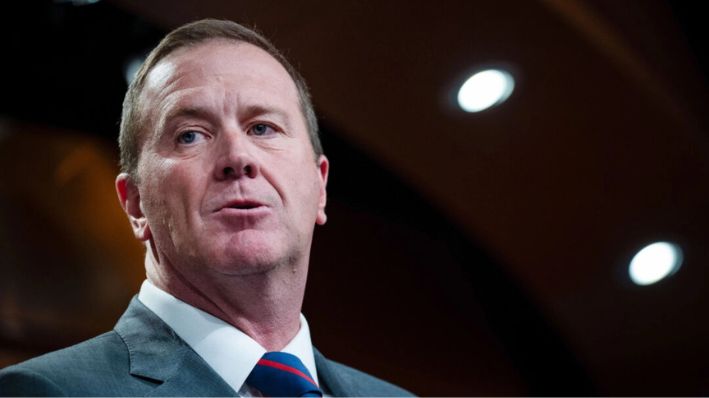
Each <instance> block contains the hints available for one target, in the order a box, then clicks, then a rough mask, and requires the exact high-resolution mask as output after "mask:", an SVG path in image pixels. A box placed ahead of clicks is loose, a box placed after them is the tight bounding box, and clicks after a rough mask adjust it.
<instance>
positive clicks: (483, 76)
mask: <svg viewBox="0 0 709 398" xmlns="http://www.w3.org/2000/svg"><path fill="white" fill-rule="evenodd" d="M514 87H515V81H514V79H513V78H512V75H510V74H509V73H507V72H505V71H503V70H499V69H488V70H484V71H481V72H478V73H476V74H474V75H472V76H470V78H468V80H466V81H465V83H463V85H462V86H461V87H460V90H459V91H458V105H460V107H461V108H462V109H463V110H464V111H466V112H480V111H482V110H485V109H487V108H489V107H491V106H494V105H499V104H501V103H502V102H504V101H505V100H506V99H507V98H508V97H509V96H510V94H512V90H513V89H514Z"/></svg>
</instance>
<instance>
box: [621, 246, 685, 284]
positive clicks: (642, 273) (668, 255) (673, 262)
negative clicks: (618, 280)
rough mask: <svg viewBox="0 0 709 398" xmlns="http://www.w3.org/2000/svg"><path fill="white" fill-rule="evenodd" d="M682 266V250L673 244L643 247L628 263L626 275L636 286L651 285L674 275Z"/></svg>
mask: <svg viewBox="0 0 709 398" xmlns="http://www.w3.org/2000/svg"><path fill="white" fill-rule="evenodd" d="M680 265H682V249H680V248H679V246H677V245H676V244H674V243H670V242H655V243H653V244H651V245H648V246H645V247H644V248H643V249H642V250H640V251H639V252H638V253H637V254H636V255H635V257H633V259H632V260H631V261H630V267H629V268H628V273H629V274H630V279H631V280H632V281H633V282H634V283H635V284H636V285H641V286H645V285H651V284H653V283H656V282H659V281H660V280H662V279H664V278H666V277H668V276H670V275H672V274H674V273H675V272H677V270H678V269H679V267H680Z"/></svg>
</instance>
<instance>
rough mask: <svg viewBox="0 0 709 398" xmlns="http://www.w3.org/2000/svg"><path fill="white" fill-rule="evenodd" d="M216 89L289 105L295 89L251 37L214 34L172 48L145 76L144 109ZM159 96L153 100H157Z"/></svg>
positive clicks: (242, 97) (241, 97)
mask: <svg viewBox="0 0 709 398" xmlns="http://www.w3.org/2000/svg"><path fill="white" fill-rule="evenodd" d="M205 92H209V93H211V94H214V93H215V92H220V93H221V94H223V95H224V96H228V97H229V98H230V100H234V101H237V102H239V101H240V102H254V101H255V102H263V101H268V102H269V103H268V104H258V105H269V106H273V105H275V106H283V107H292V106H294V105H297V104H298V103H299V100H298V98H299V97H298V91H297V88H296V86H295V83H294V82H293V79H292V78H291V77H290V75H289V74H288V72H287V71H286V69H285V68H284V67H283V65H281V64H280V63H279V62H278V61H277V60H276V59H275V58H273V56H271V55H270V54H268V53H267V52H266V51H264V50H263V49H261V48H259V47H256V46H254V45H252V44H249V43H244V42H237V41H231V40H226V39H214V40H210V41H207V42H204V43H200V44H197V45H194V46H189V47H183V48H180V49H178V50H175V51H174V52H173V53H171V54H169V55H168V56H166V57H165V58H164V59H162V60H161V61H160V62H158V63H157V64H156V65H155V66H154V67H153V68H152V69H151V71H150V72H149V73H148V75H147V76H146V83H145V88H144V90H143V100H144V101H145V105H146V108H147V112H148V114H153V116H156V115H154V113H155V112H156V111H164V109H163V108H164V107H166V106H170V105H173V106H174V105H176V104H178V103H180V102H185V101H188V102H189V100H190V99H191V98H192V99H194V98H195V97H199V95H200V94H204V93H205ZM156 102H157V103H156Z"/></svg>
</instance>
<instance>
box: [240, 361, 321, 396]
mask: <svg viewBox="0 0 709 398" xmlns="http://www.w3.org/2000/svg"><path fill="white" fill-rule="evenodd" d="M246 384H248V385H249V386H251V387H253V388H256V389H257V390H259V391H260V392H261V393H263V395H265V396H268V397H322V391H321V390H320V387H318V385H317V383H315V380H313V378H312V376H311V375H310V372H308V369H307V368H306V367H305V365H303V362H301V361H300V359H298V357H296V356H295V355H292V354H288V353H286V352H267V353H265V354H263V357H261V359H260V360H259V361H258V363H257V364H256V366H255V367H254V369H253V370H252V371H251V374H249V377H247V378H246Z"/></svg>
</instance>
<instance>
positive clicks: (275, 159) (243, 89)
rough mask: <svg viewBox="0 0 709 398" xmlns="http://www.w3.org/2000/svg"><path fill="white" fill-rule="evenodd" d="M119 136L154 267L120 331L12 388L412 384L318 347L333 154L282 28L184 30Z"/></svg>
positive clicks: (9, 386)
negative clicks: (315, 240) (311, 290)
mask: <svg viewBox="0 0 709 398" xmlns="http://www.w3.org/2000/svg"><path fill="white" fill-rule="evenodd" d="M119 141H120V148H121V166H122V172H121V173H120V174H119V176H118V177H117V179H116V188H117V191H118V196H119V200H120V203H121V206H122V207H123V209H124V210H125V212H126V214H127V216H128V219H129V221H130V223H131V226H132V228H133V231H134V234H135V236H136V238H137V239H139V240H141V241H142V242H144V243H145V245H146V255H145V268H146V273H147V281H146V282H144V283H143V286H142V288H141V290H140V293H139V295H138V296H137V297H136V298H134V299H133V300H132V302H131V304H130V306H129V307H128V310H127V311H126V313H125V314H124V315H123V316H122V318H121V319H120V320H119V321H118V323H117V325H116V327H115V329H114V330H113V331H111V332H108V333H106V334H103V335H101V336H98V337H96V338H94V339H91V340H89V341H86V342H84V343H81V344H79V345H76V346H73V347H70V348H67V349H64V350H60V351H57V352H54V353H50V354H47V355H44V356H42V357H39V358H35V359H32V360H30V361H27V362H24V363H22V364H19V365H15V366H11V367H9V368H7V369H5V370H3V371H2V372H1V373H0V393H1V394H3V395H52V396H60V395H74V396H77V395H80V396H106V395H111V396H118V395H131V396H138V395H162V396H217V395H218V396H228V395H236V394H238V395H240V396H261V395H267V396H282V395H304V396H308V395H315V396H317V395H321V394H322V393H323V392H324V393H325V394H330V395H348V396H354V395H368V396H374V395H387V396H395V395H408V394H409V393H408V392H407V391H405V390H402V389H400V388H398V387H396V386H393V385H391V384H389V383H386V382H384V381H381V380H379V379H376V378H374V377H372V376H369V375H366V374H364V373H361V372H359V371H356V370H354V369H351V368H348V367H346V366H344V365H341V364H338V363H335V362H332V361H329V360H327V359H325V358H324V357H323V356H322V355H321V354H320V353H319V352H318V351H317V350H315V349H314V348H313V347H312V346H311V343H310V336H309V331H308V325H307V322H306V321H305V318H304V317H303V316H302V315H301V314H300V309H301V305H302V301H303V295H304V291H305V284H306V275H307V269H308V261H309V253H310V245H311V241H312V235H313V229H314V226H315V224H324V223H325V221H326V215H325V203H326V190H325V187H326V183H327V176H328V169H329V163H328V160H327V158H326V157H325V155H323V153H322V148H321V146H320V142H319V139H318V130H317V123H316V120H315V116H314V113H313V109H312V105H311V103H310V98H309V94H308V91H307V88H306V85H305V83H304V81H303V80H302V78H301V77H300V76H299V75H298V73H297V72H296V71H295V70H294V69H293V67H292V66H291V65H290V64H289V63H288V62H287V61H286V60H285V58H283V56H282V55H281V54H280V53H279V52H278V51H277V50H276V49H275V48H274V47H273V46H272V45H271V44H270V43H269V42H268V41H267V40H266V39H264V38H263V37H261V36H259V35H258V34H256V33H255V32H253V31H250V30H248V29H246V28H244V27H242V26H240V25H238V24H236V23H233V22H228V21H217V20H203V21H198V22H195V23H191V24H188V25H185V26H183V27H180V28H178V29H176V30H175V31H173V32H171V33H170V34H169V35H168V36H166V38H165V39H163V41H162V42H161V43H160V44H159V45H158V47H156V48H155V49H154V50H153V52H152V53H151V54H150V56H149V57H148V59H147V60H146V62H145V64H144V65H143V66H142V68H141V70H140V71H139V72H138V74H137V76H136V78H135V80H134V81H133V82H132V83H131V85H130V87H129V89H128V92H127V94H126V98H125V101H124V105H123V116H122V121H121V132H120V139H119ZM291 387H292V388H291ZM296 387H298V388H300V389H296Z"/></svg>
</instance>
